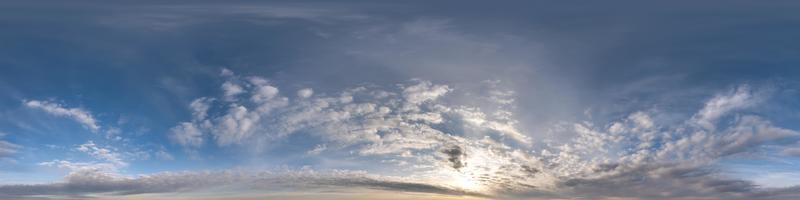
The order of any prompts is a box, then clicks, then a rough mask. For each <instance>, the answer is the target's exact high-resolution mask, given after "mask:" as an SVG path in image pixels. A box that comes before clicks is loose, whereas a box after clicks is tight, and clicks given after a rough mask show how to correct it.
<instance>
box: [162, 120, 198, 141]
mask: <svg viewBox="0 0 800 200" xmlns="http://www.w3.org/2000/svg"><path fill="white" fill-rule="evenodd" d="M168 137H169V139H170V140H171V141H172V142H175V143H178V144H180V145H182V146H185V147H199V146H200V145H202V144H203V133H202V132H200V129H199V128H197V127H195V124H193V123H189V122H183V123H181V124H180V125H178V126H176V127H173V128H172V129H170V131H169V135H168Z"/></svg>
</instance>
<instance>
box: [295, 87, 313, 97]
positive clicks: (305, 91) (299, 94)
mask: <svg viewBox="0 0 800 200" xmlns="http://www.w3.org/2000/svg"><path fill="white" fill-rule="evenodd" d="M311 95H314V90H313V89H311V88H303V89H300V90H298V91H297V97H300V98H308V97H311Z"/></svg>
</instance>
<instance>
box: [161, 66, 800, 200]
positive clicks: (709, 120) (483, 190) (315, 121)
mask: <svg viewBox="0 0 800 200" xmlns="http://www.w3.org/2000/svg"><path fill="white" fill-rule="evenodd" d="M222 77H223V78H224V79H226V80H225V82H235V83H238V84H240V86H241V88H242V90H241V92H237V94H236V98H229V97H230V96H229V95H227V94H226V93H223V94H222V97H221V98H229V99H228V100H225V101H214V99H216V98H215V97H201V98H198V99H197V100H195V101H193V102H192V103H191V104H190V105H189V107H190V109H191V112H192V119H190V120H188V121H186V122H182V123H180V124H178V125H176V126H175V127H173V128H172V131H171V132H170V135H169V137H170V138H171V139H172V140H173V141H175V143H176V144H179V145H181V146H184V147H186V148H198V147H201V146H202V145H205V144H207V143H204V139H206V138H208V139H209V140H213V141H214V144H215V145H217V146H220V147H226V146H237V147H246V148H254V149H259V148H260V147H263V146H269V145H270V144H274V143H275V141H278V140H288V139H290V138H291V137H289V136H291V135H295V134H304V136H303V137H312V138H313V139H314V141H319V143H318V144H316V145H315V146H310V147H308V149H306V150H304V152H305V154H304V155H305V156H324V155H326V154H327V153H326V154H323V152H340V151H342V150H345V149H346V150H347V151H349V152H350V153H351V154H350V157H348V159H349V160H350V161H353V162H358V161H359V160H360V159H364V160H362V161H365V162H370V161H368V160H371V159H380V160H381V163H384V164H385V165H389V166H388V167H390V168H391V167H396V168H395V169H398V170H404V172H406V173H408V174H409V175H408V178H409V180H415V181H423V182H425V181H427V182H426V183H429V184H430V185H436V187H445V188H458V189H459V190H462V191H469V192H474V193H480V194H487V195H492V196H493V197H496V198H511V199H517V198H523V197H530V196H532V195H533V196H537V197H552V198H570V197H576V196H584V197H597V198H686V199H693V198H729V199H747V198H752V197H754V196H756V195H757V194H763V193H764V192H767V190H765V189H762V188H760V187H759V186H758V185H755V183H753V182H750V181H746V180H738V179H734V178H728V177H725V176H723V175H721V174H719V173H717V172H716V170H715V168H714V167H715V164H716V163H718V162H719V161H720V160H722V159H725V158H728V157H731V156H734V155H740V154H748V153H752V152H758V151H761V150H762V148H764V146H767V145H769V146H772V147H775V146H777V147H779V148H782V151H783V153H785V154H791V152H792V149H791V148H792V147H791V146H792V145H794V144H795V143H796V142H797V141H798V137H799V136H800V134H799V133H798V132H796V131H794V130H790V129H786V128H781V127H778V126H776V125H774V124H773V123H772V122H770V121H769V120H768V119H766V118H764V117H762V116H757V115H753V114H740V112H738V111H742V110H746V109H749V108H752V107H755V106H757V105H758V104H759V103H760V102H763V101H764V100H763V99H761V98H762V97H760V96H761V95H758V94H760V91H756V90H754V89H752V88H751V87H749V86H739V87H736V88H735V89H733V90H731V91H727V92H723V93H719V94H718V95H714V96H712V97H711V98H710V99H709V100H708V101H706V102H704V103H702V104H703V107H702V108H700V109H699V110H698V111H697V112H696V113H694V114H689V115H688V116H690V117H688V119H685V120H669V121H660V120H659V119H660V118H658V117H654V116H664V115H669V114H670V113H662V112H663V111H659V110H644V111H634V112H631V113H629V114H628V115H626V116H624V117H621V118H620V119H617V120H611V121H609V122H607V123H604V124H595V123H593V122H587V121H584V122H563V123H559V124H555V125H553V128H551V129H549V130H551V131H552V133H551V134H570V135H575V137H574V138H572V139H571V140H568V141H566V142H561V143H558V142H548V141H545V142H538V143H533V142H532V141H535V140H536V139H537V138H534V137H531V135H528V134H526V133H525V131H524V130H521V129H519V128H518V127H517V123H519V122H517V121H516V120H515V117H514V113H513V110H511V108H513V107H514V106H513V102H514V101H513V97H514V95H513V94H514V92H513V91H506V90H505V89H502V88H500V87H499V86H498V85H497V83H496V82H492V81H488V82H485V83H486V84H488V86H487V87H486V88H487V89H488V90H487V91H481V92H476V93H479V94H488V95H487V96H486V98H482V99H484V100H486V101H484V102H481V103H487V102H488V103H489V104H492V105H493V106H475V105H472V104H470V103H469V101H466V100H463V99H460V100H458V101H453V100H451V99H448V98H453V97H450V96H448V95H451V94H453V93H456V95H458V94H457V93H459V90H458V89H457V87H453V86H449V85H441V84H435V83H432V82H429V81H424V80H411V81H409V82H407V83H403V84H399V85H398V86H397V87H395V88H382V87H377V86H369V87H367V86H364V87H354V88H348V89H345V90H343V91H341V92H339V93H333V94H332V95H328V94H320V95H313V93H311V92H308V94H304V93H305V92H301V91H302V90H301V91H298V92H297V94H296V96H297V98H296V99H290V98H289V97H287V96H286V95H284V94H283V93H282V92H281V89H280V88H279V87H278V86H276V85H273V84H271V83H270V81H268V80H266V79H264V78H261V77H246V76H239V75H235V74H233V73H232V72H230V73H228V74H227V75H224V76H222ZM223 84H224V83H223ZM468 92H469V91H468ZM456 102H457V103H456ZM212 111H214V112H212ZM721 119H725V120H726V122H729V123H719V121H720V120H721ZM208 144H211V143H208ZM393 164H394V165H395V166H391V165H393ZM634 191H637V192H634ZM641 191H646V192H641ZM775 193H777V192H775ZM785 193H786V191H781V194H785ZM770 194H772V193H770Z"/></svg>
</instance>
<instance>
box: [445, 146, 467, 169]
mask: <svg viewBox="0 0 800 200" xmlns="http://www.w3.org/2000/svg"><path fill="white" fill-rule="evenodd" d="M442 153H444V154H445V155H447V161H449V162H450V164H451V166H452V167H453V169H456V170H458V169H461V168H462V167H464V166H466V165H467V163H466V162H464V157H466V156H467V154H466V152H464V150H463V149H462V148H461V147H460V146H458V145H453V146H450V147H447V148H445V149H442Z"/></svg>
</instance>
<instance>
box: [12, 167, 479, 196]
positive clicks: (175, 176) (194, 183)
mask: <svg viewBox="0 0 800 200" xmlns="http://www.w3.org/2000/svg"><path fill="white" fill-rule="evenodd" d="M217 187H225V188H229V189H230V188H238V189H239V190H243V191H248V190H249V191H262V192H265V191H273V192H278V191H304V190H314V189H352V188H369V189H379V190H390V191H407V192H425V193H437V194H448V195H473V196H484V195H483V194H479V193H471V192H466V191H462V190H459V189H454V188H449V187H445V186H439V185H433V184H428V183H421V182H413V181H408V180H404V179H402V178H398V177H385V176H376V175H370V174H366V173H364V172H358V171H329V172H316V171H309V170H302V171H242V170H231V171H216V172H209V171H207V172H162V173H157V174H150V175H142V176H138V177H133V178H131V177H121V176H118V175H114V174H108V173H103V172H100V171H92V170H86V171H79V172H76V173H72V174H70V175H69V176H67V177H66V178H65V181H64V182H61V183H50V184H32V185H3V186H0V196H5V197H17V198H21V197H28V196H41V195H66V196H85V195H91V194H100V193H106V194H112V195H132V194H148V193H171V192H182V193H191V192H198V191H202V190H210V189H214V188H217Z"/></svg>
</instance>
